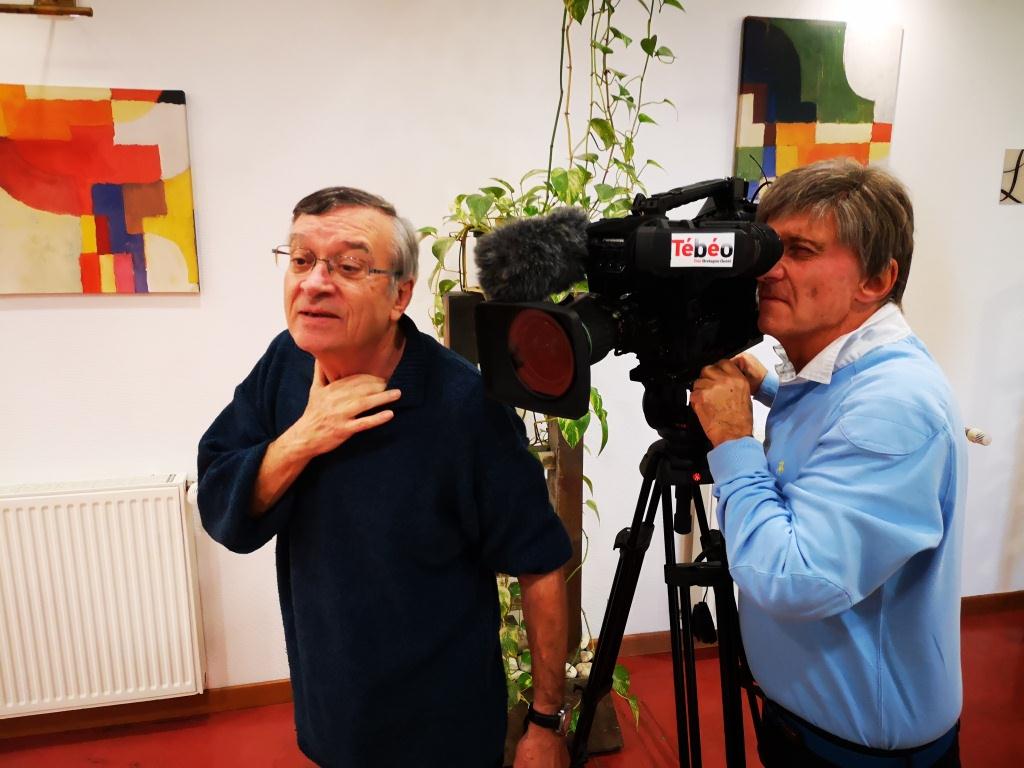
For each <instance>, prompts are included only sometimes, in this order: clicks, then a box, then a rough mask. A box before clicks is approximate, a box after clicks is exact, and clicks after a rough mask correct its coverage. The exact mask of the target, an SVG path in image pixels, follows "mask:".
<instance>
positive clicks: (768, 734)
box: [757, 701, 960, 768]
mask: <svg viewBox="0 0 1024 768" xmlns="http://www.w3.org/2000/svg"><path fill="white" fill-rule="evenodd" d="M959 730H960V724H959V723H957V725H956V726H954V729H953V732H952V733H951V734H947V735H946V736H942V737H940V738H939V739H936V741H934V742H932V743H931V744H926V745H924V746H922V747H919V748H917V749H898V750H892V751H886V750H881V749H870V748H867V747H862V746H859V745H857V744H853V743H851V742H848V741H845V740H844V739H840V738H839V737H838V736H833V735H832V734H830V733H827V732H826V731H823V730H821V729H820V728H816V727H815V726H813V725H811V724H810V723H808V722H806V721H805V720H801V719H800V718H799V717H797V716H796V715H794V714H792V713H791V712H787V711H786V710H784V709H782V707H779V706H778V705H777V704H774V703H772V702H770V701H769V702H766V703H765V707H764V715H763V724H762V728H761V733H760V734H759V735H758V743H757V752H758V755H759V756H760V757H761V763H762V764H763V765H764V766H765V768H960V736H959Z"/></svg>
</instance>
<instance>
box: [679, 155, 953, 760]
mask: <svg viewBox="0 0 1024 768" xmlns="http://www.w3.org/2000/svg"><path fill="white" fill-rule="evenodd" d="M758 217H759V218H760V219H762V220H766V221H767V223H768V224H769V225H770V226H771V227H773V228H774V229H775V230H776V231H777V232H778V234H779V236H780V237H781V238H782V242H783V245H784V247H785V250H784V252H783V255H782V258H781V259H780V260H779V261H778V263H777V264H776V265H775V266H774V267H773V268H772V269H771V270H770V271H768V272H767V273H766V274H764V275H763V276H762V277H761V278H760V279H759V284H760V285H759V300H760V320H759V323H760V327H761V330H762V331H763V332H765V333H767V334H770V335H772V336H774V337H775V338H776V339H778V341H779V342H780V344H781V348H780V355H781V356H782V360H783V362H782V364H781V365H780V366H778V368H779V373H778V375H776V374H775V373H768V372H766V371H765V369H764V367H763V366H761V365H760V363H758V362H757V360H756V359H754V358H753V357H750V356H741V357H740V358H737V359H736V360H734V361H723V362H721V363H718V364H716V365H713V366H709V367H708V368H706V369H705V370H704V371H703V372H702V375H701V378H700V379H698V380H697V382H696V383H695V384H694V388H693V395H692V405H693V408H694V410H695V412H696V413H697V415H698V417H699V418H700V421H701V424H702V425H703V426H704V429H705V431H706V433H707V435H708V438H709V439H710V440H711V443H712V444H713V445H714V446H715V448H714V450H712V451H711V453H710V454H709V456H708V460H709V464H710V467H711V471H712V473H713V475H714V477H715V481H716V488H715V494H716V495H717V496H718V499H719V506H718V516H719V522H720V524H721V526H722V530H723V531H724V533H725V538H726V546H727V552H728V557H729V565H730V572H731V573H732V576H733V578H734V580H735V581H736V584H737V586H738V587H739V591H740V622H741V627H742V631H743V640H744V646H745V648H746V652H747V657H748V660H749V662H750V668H751V671H752V672H753V674H754V676H755V677H756V679H757V682H758V683H759V684H760V686H761V688H762V689H763V690H764V692H765V694H766V696H767V698H768V702H767V703H766V705H765V717H764V728H763V730H762V733H761V734H760V736H761V738H760V742H759V747H760V753H761V758H762V760H763V761H764V763H765V765H766V766H770V767H774V766H780V767H785V768H789V767H790V766H857V767H858V768H886V767H888V766H893V768H895V767H896V766H915V767H917V768H924V766H957V765H959V757H958V746H957V721H958V718H959V716H960V708H961V704H962V689H961V676H960V625H959V615H960V614H959V609H960V552H961V546H962V544H961V542H962V537H963V513H964V497H965V492H966V481H967V471H966V454H965V448H966V439H965V436H964V430H963V426H962V425H961V422H960V417H959V415H958V411H957V406H956V403H955V401H954V398H953V395H952V392H951V390H950V387H949V384H948V382H947V381H946V378H945V376H943V374H942V371H941V370H940V369H939V367H938V366H937V365H936V363H935V361H934V360H933V359H932V357H931V356H930V355H929V354H928V351H927V350H926V349H925V347H924V345H923V344H922V343H921V341H920V340H919V339H918V338H917V337H916V336H915V335H914V334H913V332H912V331H911V329H910V327H909V326H908V325H907V322H906V320H905V319H904V318H903V314H902V312H901V311H900V301H901V298H902V295H903V290H904V288H905V287H906V284H907V276H908V272H909V269H910V260H911V253H912V252H913V212H912V209H911V205H910V200H909V198H908V196H907V194H906V191H905V190H904V189H903V187H902V185H901V184H899V182H897V181H896V180H895V179H894V178H892V177H891V176H890V175H889V174H887V173H886V172H884V171H881V170H879V169H877V168H865V167H863V166H861V165H859V164H857V163H855V162H853V161H834V162H824V163H818V164H815V165H812V166H807V167H805V168H800V169H797V170H795V171H791V172H790V173H788V174H786V175H784V176H782V177H780V178H779V179H778V180H777V181H776V182H775V184H774V185H773V186H772V187H771V188H770V189H769V191H768V192H767V193H766V196H765V199H764V202H763V203H762V204H761V206H760V208H759V211H758ZM751 394H754V395H755V397H757V398H758V399H759V400H761V401H762V402H764V403H765V404H766V405H770V407H771V411H770V412H769V415H768V422H767V428H766V436H765V442H764V445H761V444H760V443H758V442H757V441H756V440H755V439H754V438H753V437H751V434H752V427H753V420H752V417H751V405H750V395H751Z"/></svg>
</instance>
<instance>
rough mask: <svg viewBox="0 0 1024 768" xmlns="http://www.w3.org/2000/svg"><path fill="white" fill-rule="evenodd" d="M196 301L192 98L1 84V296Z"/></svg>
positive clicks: (167, 93)
mask: <svg viewBox="0 0 1024 768" xmlns="http://www.w3.org/2000/svg"><path fill="white" fill-rule="evenodd" d="M198 291H199V265H198V260H197V257H196V234H195V218H194V215H193V204H192V174H191V170H190V166H189V153H188V134H187V130H186V124H185V94H184V93H182V92H181V91H160V90H129V89H121V88H62V87H55V86H31V85H0V294H38V293H90V294H101V293H117V294H127V293H196V292H198Z"/></svg>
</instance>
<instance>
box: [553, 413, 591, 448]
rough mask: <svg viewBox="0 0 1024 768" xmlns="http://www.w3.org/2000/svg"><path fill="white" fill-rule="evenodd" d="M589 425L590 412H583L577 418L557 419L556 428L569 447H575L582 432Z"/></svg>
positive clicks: (581, 436) (580, 438)
mask: <svg viewBox="0 0 1024 768" xmlns="http://www.w3.org/2000/svg"><path fill="white" fill-rule="evenodd" d="M589 425H590V412H589V411H588V412H587V413H585V414H583V415H582V416H581V417H580V418H578V419H563V418H559V419H558V429H559V431H560V432H561V433H562V437H564V438H565V442H567V443H568V444H569V447H570V448H575V447H576V446H577V445H579V443H580V440H582V439H583V434H584V433H585V432H586V431H587V427H588V426H589Z"/></svg>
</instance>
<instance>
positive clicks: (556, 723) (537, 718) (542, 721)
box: [524, 704, 568, 736]
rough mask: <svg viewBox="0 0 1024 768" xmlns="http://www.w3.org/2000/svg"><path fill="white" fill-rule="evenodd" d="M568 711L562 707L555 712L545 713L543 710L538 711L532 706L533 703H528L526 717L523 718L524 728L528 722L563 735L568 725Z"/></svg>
mask: <svg viewBox="0 0 1024 768" xmlns="http://www.w3.org/2000/svg"><path fill="white" fill-rule="evenodd" d="M567 715H568V712H567V711H566V709H565V708H564V707H563V708H561V709H559V710H558V711H557V712H555V713H554V714H551V715H546V714H544V713H543V712H538V711H537V710H535V709H534V708H533V704H530V708H529V709H528V710H526V719H525V720H524V730H525V727H526V726H529V724H530V723H534V724H536V725H539V726H540V727H541V728H548V729H550V730H552V731H555V733H558V734H560V735H563V736H564V735H565V732H566V726H567V725H568V722H567V721H568V718H567Z"/></svg>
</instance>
